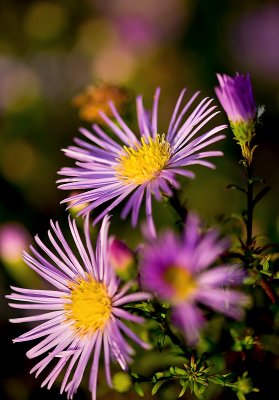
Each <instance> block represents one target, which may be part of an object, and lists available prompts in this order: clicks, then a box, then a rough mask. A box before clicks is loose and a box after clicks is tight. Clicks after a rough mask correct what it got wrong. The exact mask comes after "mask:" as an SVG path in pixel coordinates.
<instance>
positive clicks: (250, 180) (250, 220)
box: [246, 163, 254, 250]
mask: <svg viewBox="0 0 279 400" xmlns="http://www.w3.org/2000/svg"><path fill="white" fill-rule="evenodd" d="M246 171H247V222H246V227H247V239H246V248H247V250H248V249H250V248H251V245H252V243H253V234H252V232H253V209H254V205H253V189H254V183H253V166H252V163H251V164H247V167H246Z"/></svg>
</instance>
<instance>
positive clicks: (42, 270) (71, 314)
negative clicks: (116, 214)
mask: <svg viewBox="0 0 279 400" xmlns="http://www.w3.org/2000/svg"><path fill="white" fill-rule="evenodd" d="M108 220H109V219H108V217H106V218H105V219H104V220H103V223H102V227H101V230H100V233H99V236H98V239H97V244H96V250H95V252H94V250H93V248H92V245H91V241H90V235H89V221H88V218H86V220H85V223H84V237H85V240H84V241H82V239H81V236H80V234H79V233H78V230H77V227H76V223H75V221H71V219H70V218H69V227H70V231H71V234H72V238H73V242H74V243H75V247H76V249H77V253H78V256H76V255H75V254H74V252H73V249H72V247H71V245H69V244H68V242H67V241H66V239H65V237H64V236H63V233H62V232H61V230H60V227H59V225H58V223H56V224H54V223H51V228H52V231H51V230H50V231H49V233H48V234H49V239H50V241H51V243H52V245H53V248H54V250H50V248H48V247H47V246H46V245H45V244H44V243H43V242H42V241H41V240H40V239H39V238H38V237H37V236H36V238H35V240H36V242H37V244H38V246H39V247H40V248H41V252H38V251H37V250H36V249H34V248H33V247H32V246H31V247H30V248H31V251H32V253H33V255H34V256H31V255H29V254H27V253H24V259H25V262H26V263H27V264H28V265H29V266H30V267H31V268H32V269H33V270H34V271H36V272H37V273H38V274H39V275H41V276H42V277H43V278H44V279H45V280H46V281H48V282H49V283H50V284H51V285H52V286H54V289H53V290H32V289H22V288H17V287H12V289H13V290H14V293H12V294H11V295H9V296H7V297H8V298H9V299H11V300H12V301H13V302H12V303H11V304H10V306H11V307H14V308H20V309H26V310H42V311H43V313H41V312H40V311H39V312H38V314H37V315H33V316H29V317H21V318H16V319H12V320H11V322H15V323H18V322H39V323H38V325H37V326H36V327H34V328H33V329H31V330H29V331H28V332H26V333H24V334H22V335H21V336H20V337H18V338H17V339H15V340H14V342H25V341H29V340H37V339H39V342H38V343H37V344H36V345H35V346H34V347H32V348H31V349H30V350H29V351H28V352H27V357H28V358H35V357H38V356H41V355H43V358H42V359H41V361H39V362H38V363H37V364H36V365H35V367H34V368H33V369H32V370H31V373H32V372H36V377H37V376H38V375H39V374H40V373H41V372H42V371H43V370H44V369H45V368H46V367H48V366H49V364H52V370H51V372H50V373H48V375H47V377H46V379H45V380H44V381H43V383H42V386H46V385H47V387H48V388H50V387H51V386H52V385H53V383H54V381H55V380H56V378H57V377H58V375H59V374H60V372H61V371H62V370H63V369H64V368H66V370H65V373H64V379H63V381H62V385H61V390H60V392H61V393H62V392H66V393H67V396H68V398H70V399H71V398H72V397H73V395H74V393H75V392H76V391H77V388H78V386H79V384H80V382H81V380H82V377H83V374H84V370H85V368H86V366H87V364H89V363H91V372H90V376H89V389H90V391H91V392H92V399H93V400H95V399H96V386H97V375H98V367H99V359H100V354H101V351H102V349H103V353H104V364H105V372H106V379H107V382H108V385H110V386H111V375H110V362H111V360H115V361H117V362H118V364H119V365H120V367H121V368H122V369H124V370H125V369H127V366H128V363H130V362H131V355H132V354H133V352H134V351H133V349H132V347H131V346H130V345H129V344H128V343H127V341H126V338H125V336H127V337H129V338H131V339H132V340H133V341H135V342H136V343H137V344H139V345H140V346H142V347H143V348H148V347H149V346H148V344H146V343H144V342H143V341H142V340H141V339H139V338H138V336H137V335H136V334H135V333H133V331H132V330H131V329H130V328H128V327H127V326H126V325H125V323H124V322H123V320H127V321H132V322H134V323H142V322H143V319H142V318H141V317H139V316H136V315H133V314H131V313H129V312H127V311H126V310H124V309H123V308H122V306H123V305H124V304H126V303H130V302H135V301H141V300H145V299H147V298H149V297H150V295H149V294H147V293H143V292H139V293H131V294H127V291H128V290H129V288H130V287H131V283H127V284H126V285H124V286H123V287H122V288H119V281H118V279H117V278H116V276H115V273H114V271H113V269H112V267H111V265H110V264H109V263H108V227H109V222H108ZM41 321H44V322H41ZM91 356H92V362H91V361H90V359H91Z"/></svg>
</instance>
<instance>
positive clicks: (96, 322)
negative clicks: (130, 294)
mask: <svg viewBox="0 0 279 400" xmlns="http://www.w3.org/2000/svg"><path fill="white" fill-rule="evenodd" d="M69 287H70V289H71V292H70V294H69V295H67V298H68V299H70V300H71V303H69V304H65V306H64V308H65V310H66V317H67V320H70V321H74V324H73V326H74V328H75V329H76V331H77V333H78V334H79V335H81V336H84V335H87V334H90V333H94V332H96V331H97V330H99V329H103V328H104V327H105V325H106V323H107V321H108V319H109V317H110V315H111V299H110V297H109V295H108V293H107V289H106V287H105V285H104V284H103V283H100V282H97V281H95V279H94V278H93V277H91V276H90V277H88V278H87V279H80V280H79V281H78V282H74V283H73V282H71V283H70V284H69Z"/></svg>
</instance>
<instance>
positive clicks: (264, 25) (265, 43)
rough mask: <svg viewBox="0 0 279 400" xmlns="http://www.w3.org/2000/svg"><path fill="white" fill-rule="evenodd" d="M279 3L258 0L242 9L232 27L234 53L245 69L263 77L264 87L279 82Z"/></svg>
mask: <svg viewBox="0 0 279 400" xmlns="http://www.w3.org/2000/svg"><path fill="white" fill-rule="evenodd" d="M278 37H279V4H278V2H275V1H271V2H270V1H266V2H261V4H260V3H258V6H256V7H255V8H254V9H250V8H248V11H247V12H246V13H240V14H239V18H238V20H236V21H234V24H233V26H232V27H231V29H230V45H231V47H232V53H233V56H234V58H235V59H236V61H237V63H238V65H239V67H240V68H241V69H246V70H249V71H250V72H251V73H252V75H253V76H255V77H257V78H261V79H262V80H263V82H264V85H263V88H264V87H268V84H270V83H271V84H276V85H278V83H279V46H278Z"/></svg>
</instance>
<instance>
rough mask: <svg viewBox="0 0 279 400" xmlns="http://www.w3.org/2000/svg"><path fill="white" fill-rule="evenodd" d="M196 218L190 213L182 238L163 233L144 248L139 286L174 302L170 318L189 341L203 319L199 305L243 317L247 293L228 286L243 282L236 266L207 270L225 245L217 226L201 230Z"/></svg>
mask: <svg viewBox="0 0 279 400" xmlns="http://www.w3.org/2000/svg"><path fill="white" fill-rule="evenodd" d="M199 225H200V222H199V219H198V218H197V217H196V216H195V215H193V214H190V215H189V216H188V218H187V221H186V226H185V230H184V233H183V235H182V237H177V236H176V235H175V234H174V233H173V232H172V231H169V232H166V233H165V234H164V235H162V236H161V237H159V238H158V239H157V240H156V241H153V242H151V243H150V244H149V245H146V246H145V248H144V249H143V253H142V260H141V266H140V276H141V281H142V285H143V287H144V288H145V289H147V290H148V291H150V292H152V293H154V294H155V295H157V297H158V298H159V299H161V300H163V301H167V302H169V303H170V304H171V306H172V317H173V320H174V323H175V324H176V325H178V326H179V327H180V328H181V329H182V331H183V332H184V334H185V337H186V339H187V341H188V342H189V344H191V345H193V344H195V342H196V341H197V339H198V337H199V331H200V329H201V328H202V326H203V324H204V322H205V318H204V316H203V314H202V311H201V310H200V307H199V303H201V304H204V305H205V306H207V307H209V308H211V309H213V310H215V311H217V312H220V313H223V314H225V315H228V316H230V317H232V318H236V319H238V318H241V317H242V316H243V309H242V307H241V306H242V305H243V303H244V301H245V300H246V296H244V295H243V294H242V293H240V292H238V291H236V290H232V289H229V286H232V285H237V284H239V283H241V282H242V280H243V276H244V274H243V271H242V270H240V269H239V267H237V266H235V265H229V264H224V265H218V266H217V267H213V268H210V267H211V266H212V264H213V263H215V262H216V261H217V259H218V257H219V256H220V254H221V253H223V252H224V251H225V250H226V249H227V247H228V241H227V240H225V239H220V238H218V232H217V231H216V230H210V231H208V232H206V233H204V234H202V233H201V231H200V229H199V228H200V226H199Z"/></svg>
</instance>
